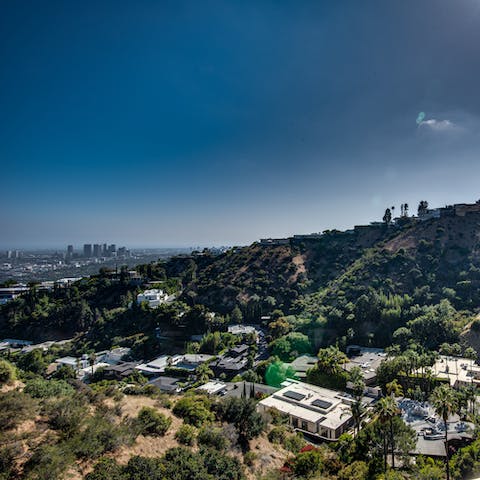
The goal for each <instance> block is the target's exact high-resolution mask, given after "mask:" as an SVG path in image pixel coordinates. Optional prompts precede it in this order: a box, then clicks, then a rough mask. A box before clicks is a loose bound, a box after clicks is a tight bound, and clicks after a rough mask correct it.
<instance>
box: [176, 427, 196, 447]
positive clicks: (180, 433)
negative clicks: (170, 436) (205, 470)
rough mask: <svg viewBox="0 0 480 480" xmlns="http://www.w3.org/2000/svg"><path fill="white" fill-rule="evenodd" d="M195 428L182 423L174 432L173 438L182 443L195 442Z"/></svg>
mask: <svg viewBox="0 0 480 480" xmlns="http://www.w3.org/2000/svg"><path fill="white" fill-rule="evenodd" d="M196 433H197V429H196V428H195V427H193V426H192V425H187V424H184V425H182V426H181V427H180V428H179V429H178V430H177V433H175V438H176V439H177V440H178V441H179V443H182V444H183V445H190V446H191V445H193V444H194V443H195V436H196Z"/></svg>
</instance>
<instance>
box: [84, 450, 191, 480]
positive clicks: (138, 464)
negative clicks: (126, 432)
mask: <svg viewBox="0 0 480 480" xmlns="http://www.w3.org/2000/svg"><path fill="white" fill-rule="evenodd" d="M123 472H124V475H125V477H124V478H126V479H129V480H147V479H148V480H163V479H164V478H167V477H165V467H164V466H163V463H162V461H161V460H160V459H159V458H146V457H140V456H138V455H135V456H133V457H132V458H130V460H129V461H128V463H127V465H126V466H125V467H124V469H123ZM172 478H182V477H172ZM88 480H90V479H88ZM105 480H106V479H105Z"/></svg>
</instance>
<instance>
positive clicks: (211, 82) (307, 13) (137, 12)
mask: <svg viewBox="0 0 480 480" xmlns="http://www.w3.org/2000/svg"><path fill="white" fill-rule="evenodd" d="M1 8H2V11H1V14H0V162H1V165H2V172H3V174H2V188H1V190H0V200H1V202H2V209H1V213H0V222H1V225H2V228H1V231H2V234H1V235H0V245H2V246H22V245H35V246H61V245H63V244H67V243H74V244H81V243H83V242H87V241H88V242H97V241H99V242H103V241H106V242H116V243H117V244H122V243H124V244H127V245H129V246H140V245H141V246H176V245H178V246H180V245H209V244H216V245H218V244H243V243H249V242H251V241H253V240H255V239H257V238H259V237H265V236H284V235H288V234H292V233H308V232H316V231H322V230H324V229H326V228H349V227H350V226H352V225H354V224H358V223H365V222H368V221H371V220H378V219H380V218H381V217H382V216H383V212H384V209H385V208H386V207H387V206H391V205H397V208H398V209H399V206H400V203H403V202H408V203H409V204H410V205H411V206H412V207H413V210H414V209H415V207H416V205H417V203H418V201H419V200H421V199H426V200H428V201H429V202H430V204H431V205H444V204H447V203H453V202H462V201H475V200H477V199H478V198H479V197H480V191H479V190H480V189H479V188H478V178H479V174H480V158H479V152H480V149H479V147H480V95H479V93H478V92H479V82H480V80H479V79H480V0H456V1H450V0H422V1H418V0H404V1H401V2H398V1H396V0H391V1H389V0H378V1H369V0H366V1H362V2H359V1H357V0H352V1H342V2H339V1H336V0H332V1H321V2H318V1H312V2H308V1H303V2H287V1H260V0H257V1H245V2H236V1H233V0H232V1H206V2H198V1H191V2H187V1H185V2H182V1H172V2H167V1H164V2H162V1H153V0H149V1H146V0H135V1H133V0H131V1H122V0H116V1H102V0H97V1H85V2H73V1H68V0H61V1H58V2H57V1H48V0H43V1H28V0H27V1H23V2H18V1H8V0H7V1H4V2H2V7H1ZM421 111H423V112H425V114H426V116H425V120H424V121H423V123H421V124H420V125H417V123H416V119H417V116H418V113H419V112H421Z"/></svg>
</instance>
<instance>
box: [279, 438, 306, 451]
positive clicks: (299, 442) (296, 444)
mask: <svg viewBox="0 0 480 480" xmlns="http://www.w3.org/2000/svg"><path fill="white" fill-rule="evenodd" d="M282 445H283V448H285V450H288V451H289V452H292V453H298V452H299V451H300V450H301V449H302V448H303V447H304V446H305V445H306V442H305V439H304V438H303V435H302V434H301V433H292V434H290V435H287V436H286V437H285V438H284V439H283V441H282Z"/></svg>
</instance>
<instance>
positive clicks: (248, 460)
mask: <svg viewBox="0 0 480 480" xmlns="http://www.w3.org/2000/svg"><path fill="white" fill-rule="evenodd" d="M257 458H258V455H257V454H256V453H255V452H247V453H246V454H245V455H244V456H243V463H244V464H245V465H248V466H249V467H252V466H253V464H254V463H255V460H256V459H257Z"/></svg>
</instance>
